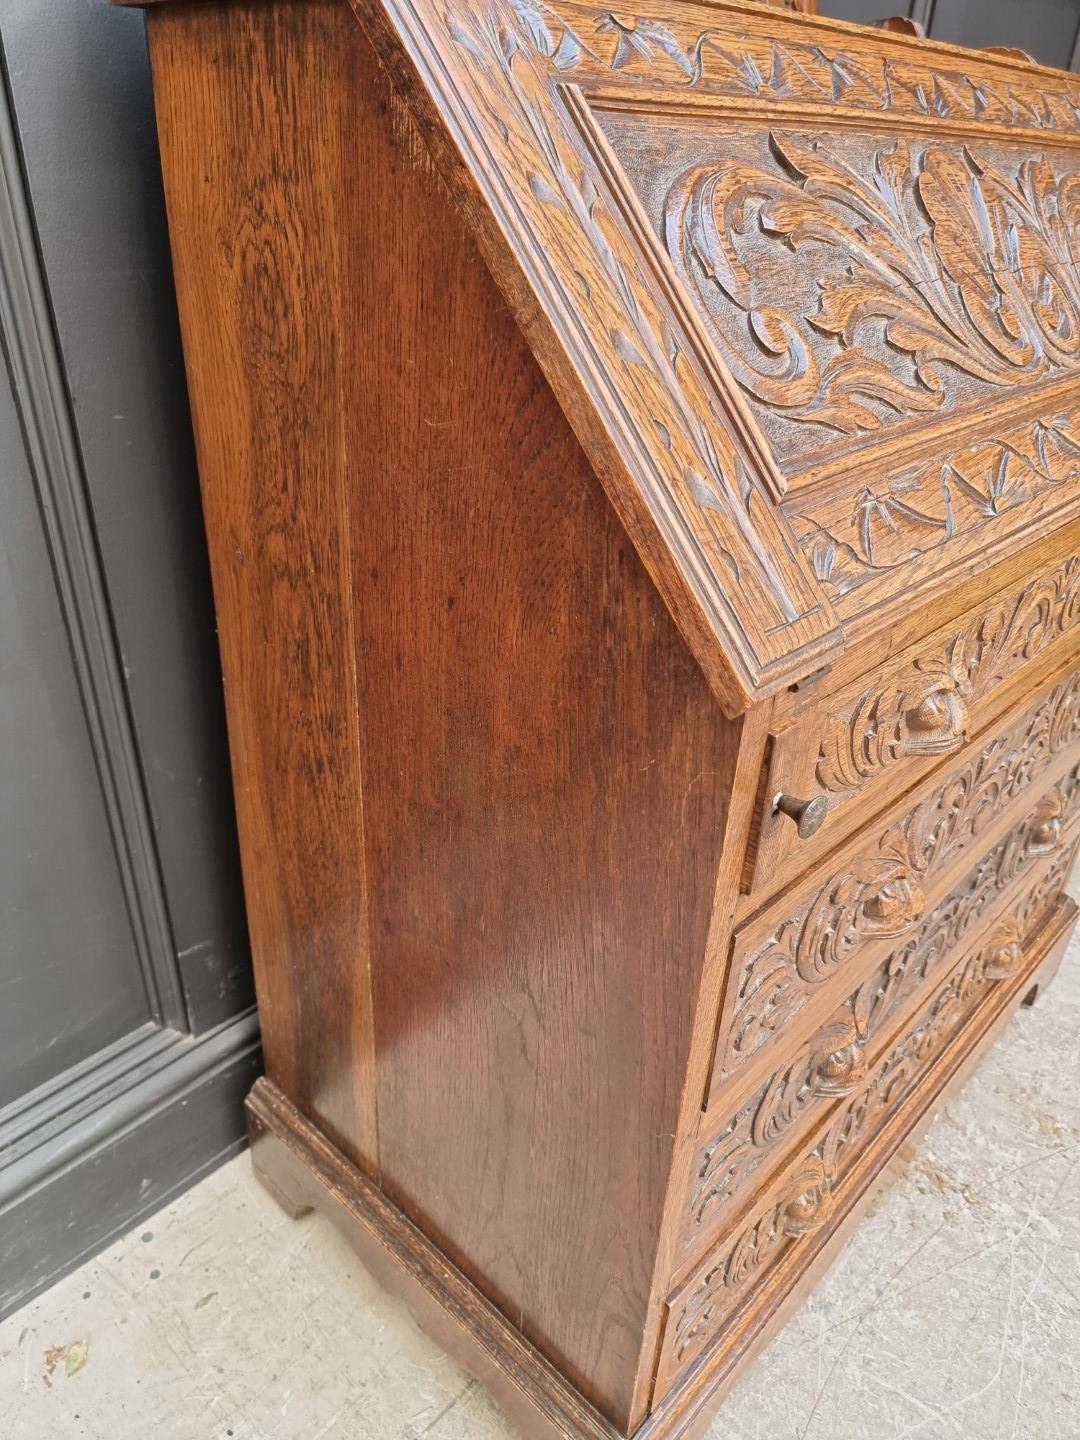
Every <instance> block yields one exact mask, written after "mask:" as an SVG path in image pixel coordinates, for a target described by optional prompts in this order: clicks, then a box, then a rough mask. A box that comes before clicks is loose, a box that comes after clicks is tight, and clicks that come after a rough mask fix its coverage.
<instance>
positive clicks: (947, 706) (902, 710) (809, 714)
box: [745, 555, 1080, 895]
mask: <svg viewBox="0 0 1080 1440" xmlns="http://www.w3.org/2000/svg"><path fill="white" fill-rule="evenodd" d="M1078 618H1080V558H1078V557H1076V556H1075V555H1073V556H1070V557H1069V558H1068V559H1066V560H1065V561H1064V563H1061V564H1059V565H1056V566H1055V567H1054V568H1053V569H1052V570H1051V571H1050V572H1049V573H1048V574H1046V575H1043V576H1041V577H1039V578H1038V579H1035V580H1031V581H1029V582H1028V583H1027V584H1024V585H1021V586H1020V587H1015V586H1014V587H1012V588H1011V589H1010V590H1009V591H1007V592H1006V593H1004V594H1003V595H999V596H998V597H996V598H995V599H994V600H993V601H992V602H990V603H988V604H986V605H984V606H983V607H982V608H981V609H980V610H978V611H977V612H976V613H975V614H973V615H970V616H968V617H966V618H964V619H961V620H956V621H954V622H952V623H951V624H949V625H946V626H943V627H942V628H941V629H939V630H937V631H936V632H935V633H934V634H932V635H930V636H928V637H925V638H923V639H921V640H920V641H919V642H918V643H917V644H915V645H912V646H910V647H908V648H907V649H905V650H903V651H902V652H900V653H899V654H898V655H895V656H892V657H890V658H889V659H887V660H885V661H884V662H883V663H882V664H881V665H879V666H876V667H875V668H874V670H873V671H872V672H871V673H870V674H868V675H864V676H862V677H860V678H859V679H857V680H854V681H849V682H848V683H846V684H844V685H843V686H842V688H840V689H838V690H837V691H836V692H835V693H832V694H828V695H821V694H818V693H815V691H814V690H811V691H810V692H809V693H808V692H806V691H805V690H804V691H803V692H801V693H800V692H796V693H794V694H792V695H790V696H785V697H784V702H785V703H782V704H781V705H778V711H779V726H778V728H777V730H776V732H775V733H774V734H773V736H772V739H771V742H770V752H769V758H768V760H767V771H766V779H765V784H764V785H763V787H762V793H761V800H760V805H761V814H760V815H759V817H758V822H757V824H756V826H755V843H754V845H753V846H752V850H751V853H750V854H749V855H748V857H747V869H746V886H745V888H747V889H748V890H751V891H760V892H761V893H762V895H764V893H765V892H766V890H767V889H768V888H773V889H775V888H777V887H778V886H779V884H781V883H782V882H783V880H784V878H785V877H786V876H788V875H789V874H794V873H796V872H797V871H798V870H802V869H804V868H805V867H806V866H807V865H808V864H810V863H813V862H814V861H815V860H816V859H817V858H818V857H819V856H820V855H822V854H824V853H825V852H826V850H827V849H830V848H832V847H833V846H835V845H837V844H838V843H839V842H840V841H841V840H843V839H844V837H845V836H846V835H847V834H848V833H849V832H850V831H851V830H852V829H853V828H854V826H855V825H856V824H858V823H859V821H860V820H861V819H863V818H865V816H867V815H868V814H870V813H872V811H873V810H874V809H880V808H881V807H882V806H883V805H885V804H887V803H888V801H889V800H890V799H891V798H892V797H893V796H894V795H896V794H898V793H899V792H900V790H902V789H907V788H909V787H910V786H911V785H912V784H913V783H914V782H915V781H916V780H917V779H919V778H920V776H922V775H923V774H926V773H928V772H929V771H930V770H932V769H934V768H936V767H937V766H938V765H940V764H941V763H942V761H943V758H944V757H947V756H949V755H952V754H955V753H957V752H959V751H960V750H961V749H963V747H964V745H965V744H966V743H967V741H968V739H969V738H970V737H972V736H975V735H978V734H979V733H980V732H981V731H982V730H983V729H984V728H985V727H986V725H987V724H989V723H990V722H991V721H992V720H993V718H994V717H995V715H997V714H999V713H1000V712H1001V710H1002V709H1003V708H1005V706H1006V705H1007V704H1008V703H1010V701H1011V700H1012V699H1013V698H1015V697H1016V696H1017V695H1018V694H1020V693H1028V694H1030V691H1031V684H1032V680H1033V678H1037V677H1038V675H1040V674H1042V673H1045V672H1046V670H1047V669H1048V668H1049V667H1050V666H1057V665H1059V664H1060V663H1062V660H1063V658H1064V657H1065V656H1067V655H1068V654H1070V653H1072V651H1073V650H1074V649H1075V647H1076V645H1077V644H1078V643H1080V632H1078V631H1077V620H1078ZM804 697H805V698H804ZM780 795H792V796H799V797H803V798H807V799H813V800H814V801H815V802H816V803H817V804H819V805H821V807H822V809H823V811H824V815H825V818H824V821H823V822H822V823H821V825H820V828H819V829H817V830H816V831H815V832H814V833H813V834H811V835H810V836H809V837H806V836H805V833H804V835H802V836H801V835H800V833H799V827H798V826H797V824H793V823H792V820H791V818H789V817H788V816H786V815H785V814H783V813H782V812H781V811H780V810H779V809H778V808H777V804H776V801H777V797H778V796H780ZM806 828H807V826H806V824H805V823H804V824H803V826H802V829H803V831H804V832H805V830H806Z"/></svg>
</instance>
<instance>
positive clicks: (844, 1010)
mask: <svg viewBox="0 0 1080 1440" xmlns="http://www.w3.org/2000/svg"><path fill="white" fill-rule="evenodd" d="M1076 798H1077V797H1076V796H1075V795H1074V796H1072V800H1071V802H1070V806H1069V808H1068V809H1066V805H1065V802H1064V800H1063V799H1062V797H1061V796H1060V795H1059V794H1058V792H1057V791H1056V790H1055V791H1052V792H1051V793H1050V795H1049V796H1047V797H1046V799H1045V801H1044V802H1042V804H1043V805H1044V806H1045V807H1047V819H1049V818H1051V817H1050V813H1049V812H1050V810H1052V811H1053V818H1054V819H1056V820H1057V822H1058V823H1059V824H1061V823H1064V822H1066V821H1067V820H1068V819H1070V818H1071V815H1072V808H1073V807H1075V804H1076ZM1043 823H1044V821H1043V816H1042V813H1041V811H1040V813H1038V814H1036V815H1035V816H1033V817H1032V818H1031V819H1030V820H1028V821H1025V822H1024V824H1023V825H1021V826H1019V827H1018V828H1017V829H1016V830H1014V831H1013V832H1011V833H1010V834H1009V835H1008V836H1007V837H1006V838H1005V839H1004V840H1002V841H999V843H998V844H997V845H995V846H994V848H993V849H992V850H991V851H989V852H988V854H986V855H984V856H983V857H982V859H981V860H980V861H979V862H978V864H977V865H976V866H975V867H974V869H973V870H972V872H971V873H970V875H969V876H968V878H967V880H966V881H965V882H964V883H963V884H962V885H959V886H958V887H957V888H956V890H955V891H954V892H953V893H952V894H950V895H948V896H947V897H946V898H945V899H944V900H943V901H941V902H940V903H939V904H938V905H937V906H935V908H934V910H933V911H932V912H931V913H930V915H928V916H927V917H926V919H925V920H923V921H922V923H921V924H920V925H919V928H918V929H917V930H916V931H915V932H914V934H912V935H911V936H910V937H908V939H906V940H905V941H904V942H903V943H902V944H900V945H899V946H898V947H897V948H896V949H895V950H893V951H891V952H890V954H889V955H888V956H887V957H886V959H885V960H883V961H882V962H881V964H880V965H879V966H878V968H877V970H876V971H875V972H874V973H873V974H872V975H871V976H870V978H869V979H867V980H864V981H863V982H862V983H861V984H860V985H859V986H858V987H857V988H856V989H855V990H853V992H852V994H851V995H850V996H849V997H848V999H847V1000H846V1001H845V1002H844V1004H843V1005H842V1006H840V1007H839V1009H838V1011H837V1012H836V1013H835V1014H834V1015H833V1016H831V1017H830V1019H829V1020H828V1021H827V1022H826V1023H825V1024H824V1025H822V1026H821V1027H820V1028H819V1030H818V1031H817V1032H816V1033H815V1034H814V1036H813V1038H812V1039H811V1040H810V1041H809V1042H808V1043H807V1044H806V1045H805V1046H803V1047H802V1048H801V1049H800V1051H799V1053H798V1054H797V1055H796V1057H795V1058H794V1059H793V1060H790V1061H788V1062H786V1063H785V1064H783V1065H781V1066H780V1067H779V1068H778V1069H777V1070H776V1071H774V1072H773V1074H772V1075H770V1076H769V1078H768V1079H767V1080H766V1081H765V1083H764V1084H763V1085H762V1086H761V1087H760V1088H759V1089H758V1090H756V1091H755V1092H754V1094H753V1096H752V1097H751V1098H750V1099H749V1100H748V1101H746V1102H745V1103H744V1104H742V1105H740V1108H739V1110H738V1111H737V1112H736V1114H735V1115H733V1116H732V1118H731V1120H730V1121H729V1122H727V1123H726V1124H725V1125H723V1126H721V1127H720V1129H719V1132H718V1133H717V1134H716V1136H715V1138H714V1139H712V1140H711V1141H710V1142H709V1144H708V1145H707V1146H706V1147H705V1149H704V1150H703V1151H702V1153H701V1158H700V1162H699V1169H698V1173H697V1175H696V1177H695V1182H694V1185H693V1187H692V1190H691V1195H690V1202H689V1213H688V1216H687V1221H686V1229H685V1238H686V1241H687V1243H688V1244H693V1242H694V1241H695V1240H696V1239H697V1237H698V1235H699V1234H700V1232H701V1229H702V1227H704V1226H711V1225H715V1224H716V1223H718V1221H719V1220H720V1218H721V1217H722V1215H723V1213H724V1211H725V1209H726V1208H727V1206H728V1205H729V1204H731V1203H732V1202H733V1201H734V1199H735V1198H736V1196H737V1194H738V1193H739V1192H740V1191H742V1190H743V1188H744V1187H745V1186H746V1185H747V1183H748V1182H749V1180H750V1177H751V1176H752V1175H755V1174H757V1173H758V1171H759V1170H760V1169H761V1167H762V1166H763V1165H764V1164H766V1163H768V1162H769V1161H770V1160H772V1159H774V1158H775V1157H776V1155H778V1154H779V1153H781V1147H782V1146H783V1145H784V1143H785V1142H786V1141H787V1140H789V1139H790V1138H791V1136H792V1135H793V1134H794V1133H795V1132H796V1131H797V1128H798V1127H799V1125H800V1124H802V1123H804V1122H805V1120H806V1118H807V1116H808V1115H809V1114H810V1113H811V1112H812V1111H813V1110H815V1109H817V1108H819V1107H820V1106H821V1105H822V1104H823V1103H825V1101H826V1100H829V1099H830V1098H832V1097H836V1096H842V1095H845V1094H847V1093H848V1092H849V1091H850V1090H853V1089H855V1088H856V1086H857V1085H858V1084H860V1083H861V1082H862V1080H863V1078H864V1077H865V1073H866V1062H867V1057H868V1055H871V1054H872V1053H873V1050H874V1047H875V1045H876V1044H877V1043H879V1042H880V1041H881V1039H882V1038H883V1036H884V1034H885V1033H886V1032H885V1027H886V1025H887V1024H888V1023H889V1022H890V1021H891V1020H892V1018H893V1017H894V1016H895V1015H896V1014H897V1013H898V1012H899V1011H900V1009H901V1008H902V1007H904V1006H905V1005H907V1004H908V1003H909V1001H910V1000H911V999H912V998H913V997H914V996H915V995H916V994H917V993H918V992H919V991H920V990H921V989H922V988H923V987H924V986H925V985H926V984H927V982H928V981H929V980H931V979H932V978H934V977H936V975H937V974H938V972H939V971H940V970H941V967H942V966H943V965H944V964H945V963H946V962H948V961H950V960H951V959H952V958H953V957H954V956H955V955H956V953H957V947H958V946H959V945H960V944H961V943H962V942H963V940H964V939H965V938H966V937H967V936H968V935H969V934H970V933H971V932H972V931H973V930H974V929H975V927H976V925H977V924H978V923H979V921H980V920H981V918H982V916H983V914H984V912H985V911H986V910H987V908H988V907H989V906H990V905H991V904H992V903H993V902H994V901H995V900H996V898H997V897H998V896H1000V894H1001V893H1002V891H1003V890H1005V889H1006V888H1007V887H1008V886H1009V885H1011V884H1012V883H1013V881H1014V880H1016V879H1017V877H1018V876H1019V875H1020V874H1021V873H1023V871H1024V870H1025V869H1027V868H1029V867H1030V866H1031V865H1033V864H1034V863H1035V862H1036V861H1037V860H1038V859H1039V858H1040V856H1041V854H1042V851H1041V850H1040V847H1039V845H1038V843H1037V832H1038V830H1039V827H1040V825H1042V824H1043ZM1071 859H1072V857H1071V854H1070V853H1063V854H1062V855H1061V857H1060V859H1059V860H1058V861H1057V862H1056V863H1055V865H1054V866H1053V867H1052V869H1051V871H1050V872H1049V874H1048V876H1047V877H1046V878H1045V879H1044V880H1043V881H1042V882H1041V883H1040V886H1039V887H1038V889H1039V891H1040V893H1042V894H1043V895H1046V894H1051V893H1053V894H1056V893H1057V891H1058V890H1059V889H1060V887H1061V885H1062V883H1063V881H1064V879H1065V877H1066V876H1067V874H1068V869H1069V865H1070V864H1071ZM1025 903H1026V902H1025ZM999 970H1000V971H1001V973H999V974H997V975H995V977H994V978H998V979H1000V978H1003V975H1004V971H1003V969H1002V967H1001V966H1000V965H999Z"/></svg>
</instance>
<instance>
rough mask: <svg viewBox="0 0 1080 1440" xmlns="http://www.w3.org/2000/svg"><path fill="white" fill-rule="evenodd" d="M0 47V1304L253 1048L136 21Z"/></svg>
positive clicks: (15, 35) (236, 1082) (230, 1116)
mask: <svg viewBox="0 0 1080 1440" xmlns="http://www.w3.org/2000/svg"><path fill="white" fill-rule="evenodd" d="M0 44H2V56H3V62H4V66H5V70H4V77H3V88H2V91H0V339H2V342H3V349H4V361H5V364H4V367H3V369H2V370H0V794H2V795H3V797H4V813H3V818H2V823H0V1314H2V1313H5V1312H6V1311H7V1310H10V1309H11V1308H14V1307H15V1306H17V1305H18V1304H20V1303H22V1301H24V1300H25V1299H27V1298H28V1297H29V1296H30V1295H31V1294H33V1293H34V1292H35V1291H36V1290H37V1289H39V1288H41V1286H42V1285H43V1284H46V1283H48V1282H49V1281H50V1280H51V1279H53V1278H55V1276H56V1275H58V1274H59V1273H61V1272H62V1271H63V1270H64V1269H65V1268H68V1267H69V1266H70V1265H71V1264H73V1263H75V1262H76V1261H78V1260H79V1259H81V1258H83V1257H84V1256H85V1255H87V1254H89V1253H91V1252H92V1251H93V1250H94V1249H96V1248H98V1247H99V1246H100V1245H101V1244H103V1243H105V1242H106V1241H107V1240H108V1239H109V1238H110V1237H111V1236H112V1235H114V1234H115V1233H117V1232H118V1230H120V1229H122V1228H124V1227H125V1226H126V1225H129V1224H131V1223H133V1222H134V1221H135V1220H136V1219H137V1218H138V1216H139V1215H140V1214H141V1213H144V1212H146V1211H148V1210H150V1209H153V1208H156V1207H157V1206H158V1205H160V1204H162V1203H163V1202H164V1201H165V1200H166V1199H167V1198H168V1196H169V1195H170V1194H172V1193H173V1192H175V1191H176V1190H177V1189H179V1188H182V1187H183V1186H184V1185H185V1184H187V1183H189V1182H190V1181H191V1180H192V1179H194V1178H195V1177H196V1176H198V1175H199V1174H201V1173H203V1172H204V1171H205V1170H206V1169H208V1168H209V1167H210V1166H212V1165H214V1164H216V1163H218V1162H219V1161H220V1159H221V1158H223V1157H224V1156H225V1155H227V1154H229V1153H231V1152H232V1151H233V1150H235V1149H236V1148H237V1147H238V1146H239V1145H240V1144H241V1143H242V1116H241V1101H242V1097H243V1093H244V1091H245V1089H246V1088H247V1086H248V1084H250V1081H251V1079H252V1078H253V1076H254V1073H255V1070H256V1066H257V1061H258V1048H257V1034H256V1026H255V1020H254V1015H253V1012H252V1010H251V1003H252V992H251V979H250V967H249V964H248V958H247V949H246V932H245V927H244V919H243V905H242V892H241V886H240V878H239V867H238V861H237V851H236V839H235V832H234V822H233V813H232V800H231V790H230V785H229V779H228V767H227V755H226V747H225V731H224V721H223V713H222V699H221V683H220V673H219V662H218V655H217V645H216V639H215V634H214V625H213V610H212V605H211V601H210V591H209V583H208V577H207V565H206V554H205V542H204V539H203V533H202V524H201V517H200V510H199V501H198V488H197V477H196V472H195V466H194V461H193V454H192V444H191V435H190V422H189V418H188V412H187V404H186V397H185V389H184V383H183V369H182V363H181V354H180V345H179V337H178V329H177V323H176V314H175V302H174V298H173V291H172V282H171V274H170V267H169V259H168V245H167V237H166V233H165V223H164V207H163V202H162V195H161V181H160V174H159V170H158V162H157V150H156V143H155V136H154V126H153V115H152V108H151V100H150V90H149V83H148V73H147V64H146V54H145V44H144V38H143V26H142V17H141V14H139V13H138V12H136V11H124V10H115V9H112V8H110V6H109V5H108V4H106V3H105V0H34V3H28V0H4V4H3V5H2V6H0Z"/></svg>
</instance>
